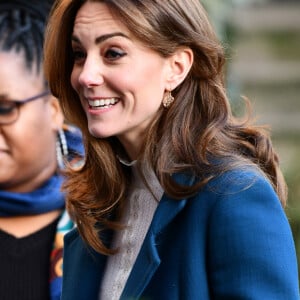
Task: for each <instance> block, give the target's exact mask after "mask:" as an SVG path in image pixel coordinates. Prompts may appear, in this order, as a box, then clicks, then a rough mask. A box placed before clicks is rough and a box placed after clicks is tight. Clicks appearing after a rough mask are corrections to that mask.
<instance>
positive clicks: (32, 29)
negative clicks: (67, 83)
mask: <svg viewBox="0 0 300 300" xmlns="http://www.w3.org/2000/svg"><path fill="white" fill-rule="evenodd" d="M38 2H39V5H38V6H39V7H37V6H36V5H37V3H30V2H29V1H25V0H24V1H6V2H5V1H0V50H1V51H11V50H16V51H17V52H21V51H22V52H23V53H24V55H25V60H26V66H27V68H28V69H29V70H32V69H33V68H34V67H35V68H36V71H37V72H39V71H40V68H41V63H42V61H43V42H44V31H45V26H46V21H47V15H48V13H49V11H50V8H51V4H50V3H48V2H46V1H45V2H44V1H41V0H40V1H38ZM33 6H34V7H33Z"/></svg>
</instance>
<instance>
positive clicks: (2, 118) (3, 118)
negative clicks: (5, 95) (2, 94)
mask: <svg viewBox="0 0 300 300" xmlns="http://www.w3.org/2000/svg"><path fill="white" fill-rule="evenodd" d="M17 117H18V108H17V105H16V104H15V103H14V102H12V101H5V100H0V124H8V123H11V122H14V120H16V119H17Z"/></svg>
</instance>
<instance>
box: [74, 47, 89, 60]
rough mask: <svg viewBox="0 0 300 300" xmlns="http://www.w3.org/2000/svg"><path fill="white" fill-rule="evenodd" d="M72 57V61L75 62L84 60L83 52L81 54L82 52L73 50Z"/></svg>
mask: <svg viewBox="0 0 300 300" xmlns="http://www.w3.org/2000/svg"><path fill="white" fill-rule="evenodd" d="M72 56H73V60H74V61H75V62H78V61H81V60H83V59H85V56H86V55H85V52H83V51H82V50H76V49H73V53H72Z"/></svg>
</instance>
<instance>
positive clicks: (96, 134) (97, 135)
mask: <svg viewBox="0 0 300 300" xmlns="http://www.w3.org/2000/svg"><path fill="white" fill-rule="evenodd" d="M89 132H90V134H91V135H92V136H93V137H95V138H99V139H104V138H108V137H111V136H112V134H109V133H108V132H103V131H101V130H99V129H97V128H89Z"/></svg>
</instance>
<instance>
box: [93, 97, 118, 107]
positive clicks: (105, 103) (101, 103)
mask: <svg viewBox="0 0 300 300" xmlns="http://www.w3.org/2000/svg"><path fill="white" fill-rule="evenodd" d="M88 102H89V105H90V106H92V107H108V106H109V105H114V104H116V103H118V102H119V100H118V99H116V98H108V99H101V100H88Z"/></svg>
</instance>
